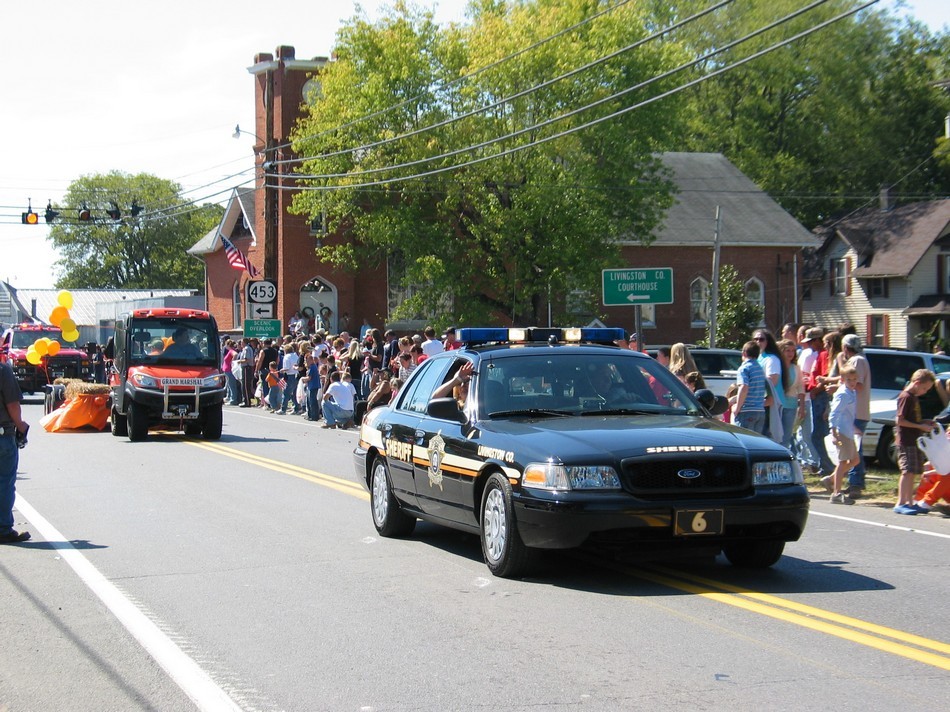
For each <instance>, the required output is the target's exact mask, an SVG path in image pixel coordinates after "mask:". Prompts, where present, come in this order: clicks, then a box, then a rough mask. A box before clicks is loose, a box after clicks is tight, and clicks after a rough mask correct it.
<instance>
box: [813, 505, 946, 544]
mask: <svg viewBox="0 0 950 712" xmlns="http://www.w3.org/2000/svg"><path fill="white" fill-rule="evenodd" d="M808 516H810V517H812V516H814V517H828V518H829V519H840V520H841V521H843V522H854V523H855V524H867V525H869V526H872V527H883V528H884V529H896V530H898V531H901V532H910V533H911V534H923V535H924V536H935V537H939V538H940V539H950V534H939V533H938V532H928V531H926V530H924V529H914V528H912V527H902V526H900V525H898V524H888V523H887V522H872V521H869V520H867V519H855V518H854V517H842V516H841V515H839V514H826V513H825V512H816V511H815V510H814V509H813V510H811V511H810V512H809V513H808ZM917 516H924V517H926V516H927V515H926V514H925V515H917Z"/></svg>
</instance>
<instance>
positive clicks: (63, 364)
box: [46, 356, 83, 379]
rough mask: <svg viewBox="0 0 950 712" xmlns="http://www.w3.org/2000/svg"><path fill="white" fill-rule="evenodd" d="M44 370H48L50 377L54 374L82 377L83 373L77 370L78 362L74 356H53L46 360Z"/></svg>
mask: <svg viewBox="0 0 950 712" xmlns="http://www.w3.org/2000/svg"><path fill="white" fill-rule="evenodd" d="M46 370H47V371H49V377H50V379H53V378H54V374H60V373H61V374H63V377H64V378H82V376H83V374H82V373H80V371H79V362H78V361H76V359H74V358H65V359H58V358H56V357H55V356H54V357H53V358H51V359H49V360H48V361H47V364H46Z"/></svg>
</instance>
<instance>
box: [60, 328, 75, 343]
mask: <svg viewBox="0 0 950 712" xmlns="http://www.w3.org/2000/svg"><path fill="white" fill-rule="evenodd" d="M63 339H64V340H65V341H79V331H78V330H77V329H73V330H72V331H64V332H63Z"/></svg>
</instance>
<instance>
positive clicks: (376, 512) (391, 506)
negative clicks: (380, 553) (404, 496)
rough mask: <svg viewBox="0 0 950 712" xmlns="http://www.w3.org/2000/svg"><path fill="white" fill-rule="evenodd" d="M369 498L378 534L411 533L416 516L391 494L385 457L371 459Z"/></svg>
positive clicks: (388, 535)
mask: <svg viewBox="0 0 950 712" xmlns="http://www.w3.org/2000/svg"><path fill="white" fill-rule="evenodd" d="M369 498H370V509H371V510H372V512H373V524H374V525H375V526H376V531H378V532H379V535H380V536H384V537H396V536H408V535H409V534H412V530H413V529H415V528H416V518H415V517H411V516H409V515H408V514H406V513H405V512H404V511H402V507H400V506H399V500H397V499H396V495H394V494H393V488H392V484H391V483H390V481H389V468H388V467H387V466H386V460H385V458H382V457H377V458H376V459H375V460H373V471H372V474H371V476H370V488H369Z"/></svg>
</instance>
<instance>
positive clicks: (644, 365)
mask: <svg viewBox="0 0 950 712" xmlns="http://www.w3.org/2000/svg"><path fill="white" fill-rule="evenodd" d="M478 411H479V417H488V418H504V417H513V416H519V415H526V416H536V417H558V416H564V415H610V414H617V415H625V414H639V413H656V414H672V413H676V414H683V413H690V414H696V415H698V414H700V413H702V412H703V411H702V408H701V407H700V406H699V404H698V403H697V401H696V400H695V398H694V397H693V394H692V392H691V391H690V390H689V388H688V387H687V386H686V385H685V384H684V383H683V382H682V381H680V380H679V379H678V378H676V377H675V376H674V375H673V374H671V373H670V372H669V371H668V370H667V369H666V368H664V367H663V366H662V365H660V364H659V363H657V362H656V361H654V360H653V359H649V358H638V357H636V356H635V355H633V354H631V353H630V352H627V351H623V350H620V349H604V350H603V351H602V352H598V353H590V352H586V353H581V352H575V351H572V350H571V349H569V348H564V349H525V350H524V351H523V352H521V353H519V355H518V356H517V357H514V358H499V359H491V357H490V356H486V357H484V358H483V359H482V362H481V365H480V367H479V377H478Z"/></svg>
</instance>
